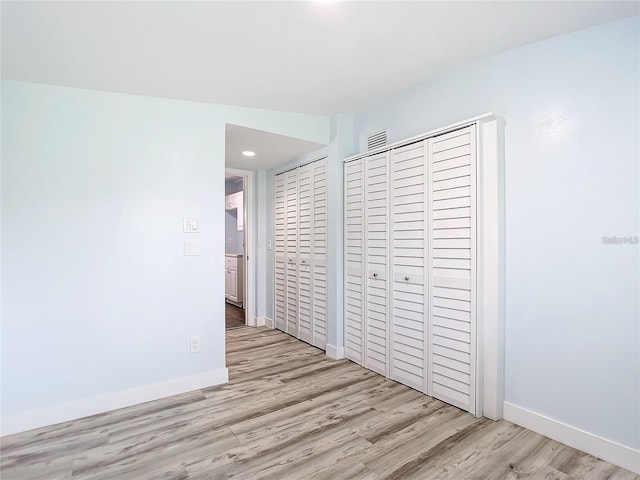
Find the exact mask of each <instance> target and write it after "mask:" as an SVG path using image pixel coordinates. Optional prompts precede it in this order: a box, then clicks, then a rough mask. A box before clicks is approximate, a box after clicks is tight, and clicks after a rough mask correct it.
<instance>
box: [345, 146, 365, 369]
mask: <svg viewBox="0 0 640 480" xmlns="http://www.w3.org/2000/svg"><path fill="white" fill-rule="evenodd" d="M364 162H365V160H364V159H362V158H361V159H358V160H354V161H352V162H348V163H345V164H344V192H345V195H344V206H345V214H344V216H345V235H346V238H345V266H344V270H345V282H344V283H345V286H344V289H345V299H344V323H345V339H344V342H345V352H344V353H345V357H346V358H348V359H349V360H352V361H354V362H356V363H358V364H360V365H363V366H364V365H365V360H364V352H365V342H366V331H365V325H366V322H365V313H366V312H365V295H366V273H365V229H366V224H365V218H364V217H365V215H364V204H365V183H364Z"/></svg>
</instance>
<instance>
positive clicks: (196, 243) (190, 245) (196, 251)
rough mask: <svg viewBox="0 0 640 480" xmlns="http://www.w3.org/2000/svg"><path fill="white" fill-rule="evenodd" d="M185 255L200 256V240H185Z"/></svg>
mask: <svg viewBox="0 0 640 480" xmlns="http://www.w3.org/2000/svg"><path fill="white" fill-rule="evenodd" d="M184 256H185V257H198V256H200V240H185V241H184Z"/></svg>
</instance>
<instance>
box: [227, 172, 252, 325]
mask: <svg viewBox="0 0 640 480" xmlns="http://www.w3.org/2000/svg"><path fill="white" fill-rule="evenodd" d="M245 191H246V184H245V178H244V177H242V176H236V175H225V231H224V235H225V266H224V268H225V277H224V296H225V326H226V329H232V328H240V327H244V326H246V325H247V302H246V299H247V295H246V294H247V289H246V281H245V278H246V268H245V263H246V255H247V252H246V247H245V246H246V228H245V224H246V222H245V218H246V215H245V205H246V203H247V202H246V201H245Z"/></svg>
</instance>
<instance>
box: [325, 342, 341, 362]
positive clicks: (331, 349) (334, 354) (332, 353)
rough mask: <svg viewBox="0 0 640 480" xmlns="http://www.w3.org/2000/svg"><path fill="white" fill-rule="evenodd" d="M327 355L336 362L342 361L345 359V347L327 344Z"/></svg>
mask: <svg viewBox="0 0 640 480" xmlns="http://www.w3.org/2000/svg"><path fill="white" fill-rule="evenodd" d="M327 355H328V356H329V357H331V358H333V359H334V360H341V359H343V358H344V347H336V346H335V345H330V344H328V343H327Z"/></svg>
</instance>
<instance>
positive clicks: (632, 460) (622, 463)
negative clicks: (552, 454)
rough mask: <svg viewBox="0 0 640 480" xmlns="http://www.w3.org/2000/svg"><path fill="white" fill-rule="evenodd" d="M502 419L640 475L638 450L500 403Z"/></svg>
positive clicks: (524, 409)
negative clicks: (502, 407) (502, 409)
mask: <svg viewBox="0 0 640 480" xmlns="http://www.w3.org/2000/svg"><path fill="white" fill-rule="evenodd" d="M504 419H505V420H508V421H510V422H513V423H516V424H518V425H520V426H522V427H525V428H528V429H529V430H533V431H534V432H537V433H539V434H541V435H544V436H545V437H549V438H552V439H554V440H557V441H558V442H562V443H564V444H566V445H569V446H570V447H573V448H577V449H578V450H582V451H583V452H586V453H589V454H591V455H594V456H596V457H598V458H601V459H603V460H606V461H607V462H611V463H613V464H614V465H618V466H619V467H622V468H626V469H627V470H631V471H632V472H634V473H637V474H640V450H639V449H634V448H631V447H627V446H626V445H622V444H620V443H616V442H613V441H611V440H607V439H606V438H602V437H599V436H597V435H594V434H593V433H589V432H586V431H584V430H580V429H579V428H576V427H572V426H571V425H567V424H566V423H562V422H559V421H558V420H554V419H552V418H549V417H545V416H544V415H540V414H539V413H536V412H532V411H531V410H527V409H526V408H522V407H519V406H517V405H514V404H512V403H509V402H504Z"/></svg>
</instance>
